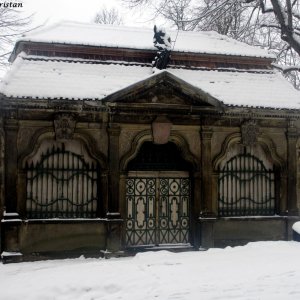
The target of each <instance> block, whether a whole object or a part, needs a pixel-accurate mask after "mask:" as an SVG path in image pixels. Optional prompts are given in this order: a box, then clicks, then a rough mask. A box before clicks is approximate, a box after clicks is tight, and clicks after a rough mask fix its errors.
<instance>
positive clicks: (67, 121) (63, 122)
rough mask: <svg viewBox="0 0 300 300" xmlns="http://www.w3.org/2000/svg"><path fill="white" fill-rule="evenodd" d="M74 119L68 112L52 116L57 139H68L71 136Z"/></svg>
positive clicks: (74, 123) (73, 128)
mask: <svg viewBox="0 0 300 300" xmlns="http://www.w3.org/2000/svg"><path fill="white" fill-rule="evenodd" d="M75 125H76V121H75V119H74V117H73V116H72V115H70V114H59V115H56V116H55V118H54V130H55V136H56V139H57V140H70V139H72V138H73V135H74V130H75Z"/></svg>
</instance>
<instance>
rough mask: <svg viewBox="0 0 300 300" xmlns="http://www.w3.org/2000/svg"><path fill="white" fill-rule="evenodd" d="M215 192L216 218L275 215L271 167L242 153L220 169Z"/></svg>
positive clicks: (250, 155) (273, 179)
mask: <svg viewBox="0 0 300 300" xmlns="http://www.w3.org/2000/svg"><path fill="white" fill-rule="evenodd" d="M218 188H219V193H218V211H219V216H225V217H226V216H263V215H274V214H275V213H276V193H275V171H274V167H273V166H272V165H270V164H269V166H268V167H267V166H266V163H264V161H263V160H260V159H259V158H257V157H256V156H254V155H252V154H250V153H247V152H246V151H245V152H244V153H240V154H237V155H235V156H233V157H231V158H230V159H229V160H228V161H227V162H226V163H225V164H224V165H223V166H222V167H220V169H219V179H218Z"/></svg>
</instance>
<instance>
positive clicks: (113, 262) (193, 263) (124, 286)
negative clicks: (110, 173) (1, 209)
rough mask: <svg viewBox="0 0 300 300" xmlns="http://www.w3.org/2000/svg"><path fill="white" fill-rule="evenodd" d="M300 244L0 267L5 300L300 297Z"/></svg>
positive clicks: (0, 293)
mask: <svg viewBox="0 0 300 300" xmlns="http://www.w3.org/2000/svg"><path fill="white" fill-rule="evenodd" d="M299 258H300V243H297V242H257V243H250V244H248V245H247V246H244V247H235V248H230V247H228V248H226V249H210V250H208V251H200V252H185V253H171V252H168V251H159V252H146V253H139V254H137V255H136V256H135V257H127V258H114V259H91V258H89V259H84V258H78V259H66V260H52V261H41V262H31V263H19V264H8V265H0V299H3V300H18V299H22V300H26V299H30V300H35V299H36V300H44V299H47V300H48V299H49V300H50V299H51V300H56V299H59V300H60V299H62V300H65V299H72V300H83V299H84V300H92V299H114V300H116V299H124V300H147V299H161V300H167V299H172V300H173V299H174V300H176V299H186V300H194V299H197V300H198V299H199V300H200V299H201V300H208V299H222V300H223V299H256V300H257V299H272V300H274V299H280V300H283V299H284V300H286V299H295V300H296V299H297V300H298V299H300V259H299Z"/></svg>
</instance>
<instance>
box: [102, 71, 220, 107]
mask: <svg viewBox="0 0 300 300" xmlns="http://www.w3.org/2000/svg"><path fill="white" fill-rule="evenodd" d="M103 101H105V102H113V103H133V104H134V103H136V104H151V105H152V106H153V105H155V104H157V105H159V104H166V105H180V106H198V107H206V108H212V109H217V110H219V109H222V107H223V103H222V102H221V101H219V100H218V99H216V98H214V97H213V96H211V95H210V94H208V93H206V92H204V91H203V90H201V89H199V88H197V87H195V86H193V85H191V84H189V83H187V82H186V81H184V80H182V79H180V78H178V77H176V76H175V75H173V74H171V73H169V72H167V71H163V72H160V73H158V74H155V75H152V76H150V77H149V78H147V79H144V80H142V81H139V82H137V83H134V84H132V85H130V86H128V87H126V88H124V89H122V90H120V91H118V92H115V93H113V94H111V95H109V96H107V97H106V98H105V99H103Z"/></svg>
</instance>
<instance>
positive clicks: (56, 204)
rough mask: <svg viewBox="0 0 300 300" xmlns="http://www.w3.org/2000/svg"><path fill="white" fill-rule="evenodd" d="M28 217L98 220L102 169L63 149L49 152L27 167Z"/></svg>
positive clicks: (53, 149)
mask: <svg viewBox="0 0 300 300" xmlns="http://www.w3.org/2000/svg"><path fill="white" fill-rule="evenodd" d="M26 173H27V176H26V178H27V183H26V186H27V200H26V209H27V217H28V218H30V219H34V218H94V217H96V212H97V202H98V188H97V178H98V167H97V164H96V163H93V162H92V163H87V162H85V160H84V158H83V157H82V156H81V155H77V154H75V153H72V152H70V151H66V150H65V148H64V146H63V147H62V148H55V147H53V148H52V149H48V150H47V152H46V154H44V155H42V157H41V159H40V161H39V162H37V163H31V164H30V165H28V164H27V165H26Z"/></svg>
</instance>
